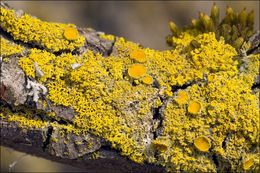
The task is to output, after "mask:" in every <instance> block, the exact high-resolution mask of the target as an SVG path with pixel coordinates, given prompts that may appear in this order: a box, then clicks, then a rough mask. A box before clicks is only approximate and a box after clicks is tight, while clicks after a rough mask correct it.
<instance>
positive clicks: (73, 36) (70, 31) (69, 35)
mask: <svg viewBox="0 0 260 173" xmlns="http://www.w3.org/2000/svg"><path fill="white" fill-rule="evenodd" d="M63 35H64V37H65V38H66V39H67V40H70V41H73V40H77V39H78V38H79V32H78V30H77V29H76V28H66V29H65V31H64V33H63Z"/></svg>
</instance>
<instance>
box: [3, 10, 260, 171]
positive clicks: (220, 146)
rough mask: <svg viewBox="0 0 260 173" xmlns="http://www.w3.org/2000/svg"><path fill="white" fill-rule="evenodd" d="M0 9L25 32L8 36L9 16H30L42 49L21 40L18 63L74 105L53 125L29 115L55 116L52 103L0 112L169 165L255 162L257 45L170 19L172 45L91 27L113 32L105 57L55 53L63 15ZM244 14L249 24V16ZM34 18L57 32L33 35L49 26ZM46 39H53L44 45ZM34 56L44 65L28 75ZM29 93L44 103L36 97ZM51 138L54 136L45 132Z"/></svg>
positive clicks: (252, 166)
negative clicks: (69, 115) (240, 48)
mask: <svg viewBox="0 0 260 173" xmlns="http://www.w3.org/2000/svg"><path fill="white" fill-rule="evenodd" d="M216 10H217V9H216V7H215V6H214V7H213V12H212V14H211V18H210V19H209V18H208V17H207V16H205V15H202V14H201V16H200V17H201V22H202V23H200V24H197V23H196V21H193V23H192V27H195V26H197V25H198V27H199V26H204V27H206V29H207V31H211V29H212V28H211V27H212V24H214V25H215V24H216V23H217V20H218V17H217V16H218V11H216ZM2 11H3V12H2ZM1 13H3V14H4V15H3V17H2V16H1V22H3V26H2V25H1V27H2V28H4V29H7V32H9V33H11V35H12V36H13V37H14V39H19V40H21V41H24V42H26V41H25V40H27V39H28V38H30V37H29V36H28V35H26V34H23V32H22V33H20V34H18V35H19V36H16V32H18V31H19V30H18V31H17V29H14V28H13V27H16V24H17V22H18V23H20V24H23V23H24V25H25V26H27V25H28V24H29V23H30V22H33V23H32V24H33V26H34V25H35V28H34V30H35V31H34V33H36V35H38V36H37V38H39V40H37V41H36V42H38V43H40V44H41V45H43V46H45V47H46V48H47V50H40V49H37V48H31V49H29V50H30V51H29V52H28V55H26V56H23V57H21V58H20V59H19V65H20V67H21V68H22V69H23V70H24V72H25V74H26V75H27V76H28V77H29V78H30V79H34V80H36V81H37V82H38V83H40V84H41V85H43V86H44V87H46V88H47V90H48V94H47V95H46V97H45V98H46V99H47V100H48V101H51V102H52V104H54V105H62V106H70V107H72V108H73V109H74V110H75V111H76V112H77V115H75V117H74V119H73V120H72V122H71V123H70V124H69V125H59V124H57V123H54V122H49V121H47V120H45V119H41V118H39V116H46V117H47V118H52V119H56V118H55V117H56V116H55V113H53V112H48V113H46V114H43V113H42V114H41V115H39V116H38V114H37V113H35V112H33V111H31V112H30V111H29V110H27V111H26V112H25V113H23V114H17V113H16V112H15V113H13V112H11V111H10V110H9V108H8V107H7V106H3V107H1V112H2V113H1V114H0V115H1V118H2V119H7V120H9V121H15V122H18V123H19V124H20V125H21V126H23V127H24V126H26V128H44V127H46V125H48V126H52V127H53V128H62V129H66V130H64V131H61V132H60V133H61V136H64V137H65V136H66V133H75V134H84V133H92V134H95V135H97V136H102V137H103V138H104V139H106V140H108V141H110V142H111V145H112V147H113V148H115V149H117V150H119V151H120V152H121V153H122V155H124V156H127V157H129V158H130V159H131V160H133V161H135V162H138V163H144V162H145V161H147V162H150V163H155V164H160V165H162V166H165V167H166V170H167V171H169V172H176V171H193V172H217V171H225V170H232V171H236V172H241V171H244V170H259V157H260V154H259V147H257V146H259V128H260V127H259V107H258V105H259V98H258V94H259V91H258V90H257V91H255V92H252V88H251V87H252V86H253V84H254V78H256V77H257V75H258V74H259V72H258V68H259V54H251V55H249V56H241V55H240V54H238V52H237V51H236V48H237V47H232V46H231V45H230V44H226V43H225V41H226V40H225V38H224V37H220V36H216V34H215V33H214V32H208V33H205V28H204V30H201V31H200V32H197V31H198V30H196V29H195V30H194V29H187V30H183V31H182V30H180V29H178V28H177V26H176V25H174V24H171V29H172V31H173V35H174V36H172V37H171V41H172V43H174V49H172V50H165V51H156V50H151V49H149V48H143V47H142V46H140V45H139V44H136V43H132V42H129V41H127V40H125V39H124V38H119V37H113V38H112V37H110V36H106V35H104V34H103V35H102V34H101V37H102V38H104V39H110V40H112V39H113V40H114V39H115V38H116V41H115V44H114V47H113V51H114V52H113V53H112V54H111V55H110V56H108V57H106V58H104V57H103V56H102V54H100V53H96V54H94V53H93V52H92V51H90V50H88V51H86V52H84V54H77V55H74V54H72V52H66V53H65V52H64V53H62V54H60V55H55V54H54V53H52V52H49V49H51V50H52V48H54V50H62V49H63V48H65V49H67V48H68V45H66V46H65V47H63V46H61V47H60V45H59V44H58V45H57V42H58V43H60V42H63V41H64V39H65V38H63V32H64V30H63V29H65V27H66V28H67V27H68V26H67V25H66V26H65V25H64V26H63V25H62V24H55V25H54V24H49V23H47V22H41V21H40V20H38V19H37V20H36V19H31V18H29V17H28V16H27V15H24V16H25V17H21V18H22V19H20V18H17V17H13V16H14V12H13V11H8V10H2V9H1ZM241 15H242V16H241V17H240V18H241V19H239V20H241V21H244V19H243V18H244V17H243V15H244V13H243V14H241ZM249 15H251V14H249ZM249 15H248V16H249ZM26 16H27V17H26ZM10 18H11V19H12V20H11V19H10ZM23 18H24V19H23ZM248 18H250V19H247V20H246V21H247V23H248V25H249V26H251V23H250V22H251V20H252V19H251V17H250V16H249V17H248ZM9 20H11V23H10V22H9ZM31 20H32V21H31ZM227 20H228V19H225V21H226V22H227V23H228V21H227ZM40 25H46V26H49V25H50V26H51V27H54V26H55V27H58V28H59V29H58V31H59V32H58V33H56V31H57V30H55V31H53V32H54V33H55V34H57V35H59V34H61V35H62V37H55V39H54V40H56V41H57V40H58V41H57V42H55V41H52V40H51V39H50V40H48V39H46V38H42V35H44V33H49V30H46V29H45V28H44V27H43V28H41V27H40V28H37V27H38V26H40ZM36 26H37V27H36ZM60 27H61V28H60ZM63 27H64V28H63ZM8 28H9V29H8ZM18 29H19V27H18ZM15 31H16V32H15ZM61 31H62V32H61ZM52 36H53V35H52V34H51V35H50V37H52ZM27 37H28V38H27ZM218 37H219V38H218ZM79 39H80V38H79ZM31 41H33V42H34V41H35V40H31ZM66 43H67V42H66ZM49 44H50V45H51V47H52V46H54V47H52V48H48V47H47V46H46V45H49ZM1 45H2V43H1ZM244 46H245V47H246V45H245V44H244ZM72 47H73V48H72V49H71V50H73V49H74V48H76V47H77V46H75V45H74V46H72ZM8 48H9V46H7V47H6V48H4V49H8ZM4 51H8V50H4ZM5 56H7V55H5ZM35 63H37V65H38V66H37V68H39V69H40V71H41V72H42V73H43V74H44V75H38V76H37V75H36V66H35ZM75 64H77V65H76V67H75ZM35 101H36V102H38V103H41V104H43V103H45V106H46V102H45V101H44V100H41V99H37V100H36V99H35ZM17 109H18V108H17ZM155 110H159V111H158V112H156V111H155ZM18 111H19V110H17V112H18ZM157 114H160V116H161V117H156V116H158V115H157ZM46 123H47V124H46ZM155 134H156V135H155ZM52 141H54V142H55V143H57V142H59V141H57V139H55V138H53V139H52ZM69 141H70V139H66V140H64V141H63V142H62V143H63V144H64V145H67V144H68V142H69ZM76 144H80V143H76ZM89 147H90V148H91V143H90V144H89ZM84 150H87V148H85V149H84ZM69 154H70V153H66V155H69ZM93 157H95V158H96V156H95V155H93ZM216 160H217V162H216ZM257 161H258V162H257Z"/></svg>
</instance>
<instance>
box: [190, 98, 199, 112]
mask: <svg viewBox="0 0 260 173" xmlns="http://www.w3.org/2000/svg"><path fill="white" fill-rule="evenodd" d="M200 110H201V104H200V102H198V101H191V102H190V104H189V107H188V112H189V113H192V114H197V113H199V111H200Z"/></svg>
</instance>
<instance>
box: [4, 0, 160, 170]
mask: <svg viewBox="0 0 260 173" xmlns="http://www.w3.org/2000/svg"><path fill="white" fill-rule="evenodd" d="M1 7H3V8H5V9H10V7H9V6H8V5H7V4H5V3H2V2H1ZM16 14H20V15H22V14H24V12H23V11H21V10H19V11H16ZM0 29H1V31H0V34H1V36H2V37H3V38H6V39H8V40H9V41H10V42H11V43H16V44H17V43H18V44H20V45H22V46H23V47H24V48H25V49H27V48H28V49H29V48H32V47H37V46H39V45H37V44H34V43H28V44H26V43H22V42H19V41H18V42H17V41H14V40H13V39H12V37H11V36H10V35H9V34H8V33H7V32H6V31H4V30H3V29H2V28H0ZM78 30H79V33H80V35H82V36H84V37H85V39H86V42H85V45H84V46H83V47H81V48H80V49H79V50H77V51H80V52H84V51H86V50H92V51H93V52H94V53H98V52H99V53H101V54H103V56H108V55H109V54H111V53H112V52H113V43H114V42H113V41H108V40H105V39H101V38H100V37H99V35H100V32H97V31H95V30H91V31H89V30H86V29H81V28H78ZM59 53H60V52H57V54H59ZM24 55H25V54H24V52H22V53H21V54H16V55H11V56H10V57H9V61H8V62H4V61H2V57H1V61H0V67H1V69H0V71H1V74H0V76H1V84H0V93H1V100H0V105H1V106H3V105H5V106H9V107H10V108H11V107H12V106H14V105H15V106H19V105H22V106H23V107H24V108H30V109H31V110H36V109H38V110H43V111H46V112H48V111H50V110H51V111H54V112H55V113H56V115H57V116H58V117H60V118H61V119H62V120H60V121H59V122H56V123H57V124H64V125H67V124H68V122H70V121H71V120H72V119H73V117H74V116H75V114H76V112H75V110H74V109H73V108H71V107H63V106H55V105H53V104H52V103H51V102H49V101H48V100H46V102H47V107H45V108H44V107H43V106H42V104H38V103H37V104H35V102H34V101H33V97H32V95H31V94H30V92H31V91H30V89H28V87H26V85H27V84H28V78H27V77H26V75H25V74H24V72H23V71H22V69H21V68H20V67H19V65H18V58H19V57H21V56H24ZM39 92H43V91H42V90H39ZM42 98H43V99H44V94H43V93H42ZM42 118H43V117H42ZM47 121H50V122H54V121H55V120H53V119H48V120H47ZM0 126H1V145H3V146H7V147H10V148H13V149H15V150H18V151H21V152H25V153H28V154H31V155H35V156H38V157H43V158H45V159H49V160H53V161H56V162H60V163H65V164H69V165H72V166H76V167H80V168H83V169H85V170H86V171H89V172H162V171H164V168H163V167H162V166H156V165H152V164H144V165H143V164H142V165H141V164H137V163H135V162H133V161H131V160H129V159H128V158H126V157H123V156H121V155H120V154H119V152H118V151H116V150H114V149H112V148H111V147H110V144H109V142H108V141H105V140H104V139H102V138H101V137H97V136H95V135H92V134H90V133H87V134H85V135H75V134H74V133H69V134H67V138H70V140H69V141H68V143H67V144H66V145H65V144H64V139H63V138H61V137H60V136H61V134H59V131H60V129H58V128H57V129H53V128H52V127H51V126H48V127H46V128H40V129H37V128H35V129H24V128H21V127H19V125H18V124H16V123H14V122H10V121H6V120H3V119H1V120H0ZM53 136H55V138H56V139H58V142H57V143H54V142H51V141H50V139H51V137H53ZM90 137H91V138H92V140H93V143H92V147H91V149H87V150H84V148H85V147H87V146H88V145H89V138H90ZM75 141H77V142H79V143H80V145H75V144H74V142H75ZM47 147H48V150H47ZM64 152H67V153H69V155H64ZM95 153H98V155H99V157H98V158H93V154H95Z"/></svg>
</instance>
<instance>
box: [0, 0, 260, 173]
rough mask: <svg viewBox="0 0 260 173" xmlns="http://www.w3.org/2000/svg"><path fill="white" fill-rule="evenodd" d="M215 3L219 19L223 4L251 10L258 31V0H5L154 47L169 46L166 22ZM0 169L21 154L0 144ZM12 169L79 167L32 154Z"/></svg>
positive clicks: (181, 21)
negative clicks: (218, 11)
mask: <svg viewBox="0 0 260 173" xmlns="http://www.w3.org/2000/svg"><path fill="white" fill-rule="evenodd" d="M213 2H216V4H217V6H218V7H219V9H220V18H221V19H222V17H223V16H224V15H225V10H226V6H227V5H228V6H230V7H232V9H233V10H234V11H236V12H240V11H242V10H243V8H244V7H245V8H246V10H247V12H250V11H251V10H254V14H255V30H259V2H258V1H8V3H9V5H10V6H11V7H13V8H14V9H22V10H23V11H25V12H26V13H29V14H31V15H33V16H37V17H38V18H39V19H41V20H43V21H49V22H59V23H73V24H76V25H77V26H79V27H91V28H93V29H95V30H97V31H102V32H105V33H106V34H113V35H116V36H120V37H124V38H126V39H127V40H129V41H133V42H138V43H140V44H142V45H143V46H144V47H149V48H152V49H157V50H165V49H169V47H168V46H167V45H166V41H165V37H166V36H167V35H168V34H170V29H169V27H168V21H170V20H171V21H174V22H175V23H176V24H177V25H178V26H179V27H183V26H184V25H188V24H189V22H190V19H191V18H195V19H198V12H199V11H201V12H204V13H206V14H208V15H210V10H211V7H212V5H213ZM0 154H1V172H6V171H8V168H9V165H10V164H11V163H12V162H13V161H15V160H16V159H18V158H19V157H20V156H21V155H23V153H20V152H16V151H13V150H12V149H9V148H6V147H1V153H0ZM12 171H13V172H79V171H83V170H81V169H79V168H73V167H71V166H67V165H63V164H58V163H54V162H51V161H48V160H45V159H40V158H37V157H33V156H28V155H27V156H25V157H23V158H22V159H21V160H20V161H19V162H18V163H17V164H16V166H15V167H14V168H13V169H12Z"/></svg>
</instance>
